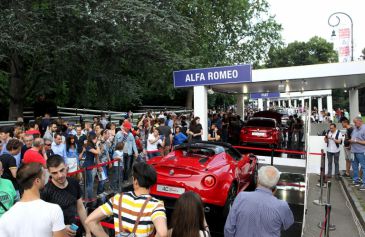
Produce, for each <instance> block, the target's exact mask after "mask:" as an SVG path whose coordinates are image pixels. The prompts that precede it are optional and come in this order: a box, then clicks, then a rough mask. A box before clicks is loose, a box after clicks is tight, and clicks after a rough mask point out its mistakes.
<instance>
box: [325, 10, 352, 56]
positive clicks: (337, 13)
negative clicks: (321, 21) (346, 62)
mask: <svg viewBox="0 0 365 237" xmlns="http://www.w3.org/2000/svg"><path fill="white" fill-rule="evenodd" d="M335 15H345V16H347V17H348V18H349V19H350V22H351V61H354V25H353V23H352V18H351V17H350V16H349V15H348V14H346V13H344V12H335V13H332V14H331V15H330V17H328V25H330V26H332V27H336V26H338V25H339V24H340V21H341V20H340V18H339V17H338V16H336V18H337V24H334V25H332V24H331V22H330V20H331V18H332V17H333V16H335ZM331 36H332V37H333V36H336V33H335V31H334V30H333V31H332V35H331Z"/></svg>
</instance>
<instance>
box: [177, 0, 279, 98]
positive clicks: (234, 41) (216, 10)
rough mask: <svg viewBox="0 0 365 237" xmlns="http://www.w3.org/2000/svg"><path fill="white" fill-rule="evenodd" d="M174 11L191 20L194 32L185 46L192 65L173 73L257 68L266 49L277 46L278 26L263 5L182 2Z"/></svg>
mask: <svg viewBox="0 0 365 237" xmlns="http://www.w3.org/2000/svg"><path fill="white" fill-rule="evenodd" d="M177 8H178V9H179V11H181V12H182V15H184V16H187V17H188V18H189V19H191V21H192V24H193V25H194V29H195V32H196V33H195V34H196V37H194V41H193V42H192V44H190V46H189V48H190V51H189V57H190V58H191V59H192V61H191V62H193V64H188V65H183V64H181V65H179V68H177V69H185V68H194V67H195V68H201V67H214V66H225V65H235V64H241V63H248V64H254V65H257V64H259V63H260V62H261V61H263V60H265V59H266V57H267V53H268V50H269V48H270V47H276V46H278V45H280V44H281V36H280V30H281V26H280V25H279V24H277V23H276V22H275V20H274V17H272V16H270V15H269V14H268V9H269V5H268V3H267V2H266V1H251V0H230V1H225V0H214V1H205V0H197V1H191V0H182V1H180V4H179V5H178V7H177ZM190 96H192V93H190ZM187 99H190V97H189V96H187ZM227 102H228V101H227Z"/></svg>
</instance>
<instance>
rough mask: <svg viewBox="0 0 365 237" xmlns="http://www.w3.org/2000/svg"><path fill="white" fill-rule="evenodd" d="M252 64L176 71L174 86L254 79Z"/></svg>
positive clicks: (204, 84) (217, 83)
mask: <svg viewBox="0 0 365 237" xmlns="http://www.w3.org/2000/svg"><path fill="white" fill-rule="evenodd" d="M251 71H252V68H251V65H248V64H244V65H237V66H227V67H213V68H200V69H190V70H181V71H175V72H174V87H175V88H176V87H190V86H207V85H219V84H234V83H244V82H251V81H252V73H251Z"/></svg>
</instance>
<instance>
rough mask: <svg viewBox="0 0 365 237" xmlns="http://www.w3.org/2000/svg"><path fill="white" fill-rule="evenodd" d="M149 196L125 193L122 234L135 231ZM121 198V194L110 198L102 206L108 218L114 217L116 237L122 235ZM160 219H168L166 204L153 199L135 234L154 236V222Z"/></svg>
mask: <svg viewBox="0 0 365 237" xmlns="http://www.w3.org/2000/svg"><path fill="white" fill-rule="evenodd" d="M149 196H150V195H148V194H146V195H141V196H136V194H135V193H134V192H133V191H131V192H127V193H123V198H122V210H121V215H122V218H121V219H122V228H123V231H122V232H128V233H131V232H132V231H133V227H134V224H135V222H136V221H137V217H138V214H139V212H140V211H141V208H142V206H143V204H144V202H145V201H146V199H147V198H148V197H149ZM119 198H120V194H116V195H115V196H114V197H112V198H110V199H109V200H108V201H107V202H106V203H105V204H103V205H102V206H101V210H102V212H103V213H104V214H105V215H106V216H111V215H113V219H114V229H115V235H118V234H119V233H120V230H119V219H118V210H119V206H118V205H119ZM159 217H163V218H166V213H165V207H164V204H163V202H162V201H160V200H158V199H156V198H152V199H151V200H150V201H149V202H148V203H147V206H146V208H145V209H144V211H143V214H142V216H141V219H140V221H139V224H138V227H137V230H136V233H135V234H136V236H138V237H148V236H152V235H153V234H154V230H155V227H154V225H153V221H154V220H156V219H157V218H159Z"/></svg>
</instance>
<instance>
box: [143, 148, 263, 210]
mask: <svg viewBox="0 0 365 237" xmlns="http://www.w3.org/2000/svg"><path fill="white" fill-rule="evenodd" d="M148 163H149V164H151V165H153V166H154V167H155V169H156V172H157V184H155V185H154V186H153V187H151V190H150V191H151V194H152V195H154V196H157V197H158V198H160V199H162V200H164V201H165V205H166V206H167V207H168V208H170V207H172V205H173V203H174V201H175V200H176V199H177V198H179V196H180V195H181V194H183V193H184V192H186V191H194V192H196V193H198V194H199V195H200V196H201V198H202V200H203V202H204V205H205V208H206V211H207V212H208V211H209V210H210V209H211V208H215V207H222V208H223V214H225V215H227V214H228V211H229V208H230V207H231V205H232V203H233V201H234V198H235V197H236V195H237V193H238V192H240V191H242V190H245V189H246V188H248V187H249V186H254V185H255V181H256V175H257V158H256V156H254V155H252V154H249V155H242V154H241V153H240V152H239V151H237V150H236V149H235V148H233V147H232V146H231V145H230V144H228V143H213V142H196V143H186V144H182V145H179V146H177V147H175V149H174V151H172V152H170V153H169V154H168V155H167V156H165V157H156V158H153V159H151V160H149V161H148Z"/></svg>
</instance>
